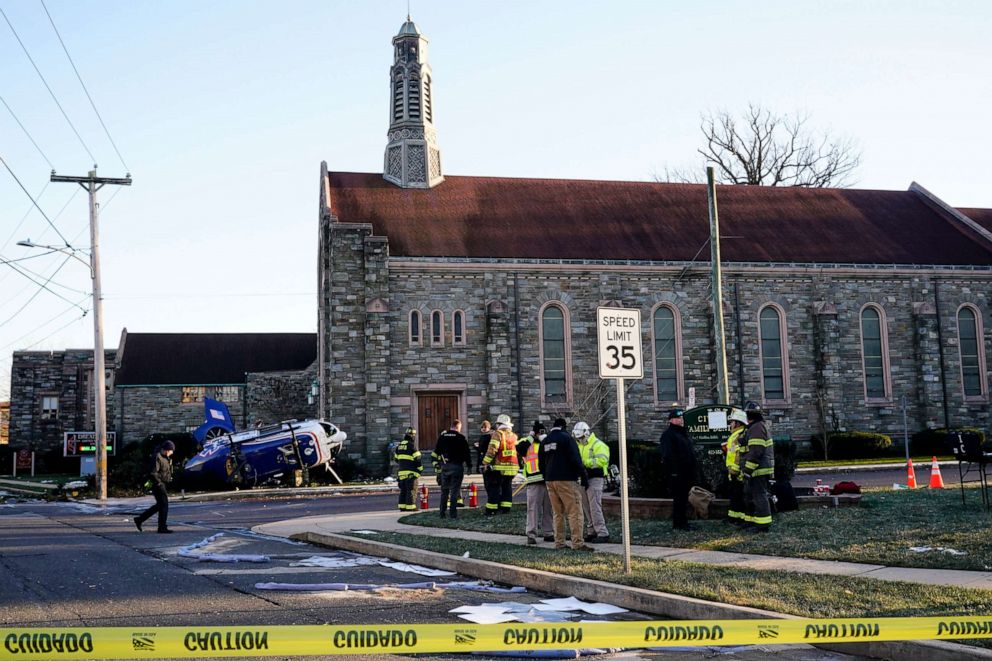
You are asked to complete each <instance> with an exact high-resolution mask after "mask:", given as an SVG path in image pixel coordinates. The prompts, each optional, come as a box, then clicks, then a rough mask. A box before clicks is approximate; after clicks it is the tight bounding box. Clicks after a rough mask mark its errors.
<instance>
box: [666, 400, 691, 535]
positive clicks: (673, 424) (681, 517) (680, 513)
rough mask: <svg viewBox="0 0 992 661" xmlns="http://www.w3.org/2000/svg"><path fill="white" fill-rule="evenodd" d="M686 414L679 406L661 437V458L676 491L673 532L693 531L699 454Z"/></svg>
mask: <svg viewBox="0 0 992 661" xmlns="http://www.w3.org/2000/svg"><path fill="white" fill-rule="evenodd" d="M684 415H685V412H684V411H683V410H682V408H681V407H676V408H674V409H672V410H671V411H669V412H668V429H666V430H665V432H664V433H663V434H662V435H661V441H660V445H661V458H662V462H663V463H662V465H663V467H664V470H665V473H667V475H668V485H669V487H670V488H671V490H672V529H673V530H692V528H691V527H690V526H689V518H688V515H687V512H686V510H687V508H688V506H689V490H690V489H692V483H693V481H694V480H695V478H696V453H695V451H694V450H693V447H692V439H690V438H689V434H688V433H687V432H686V430H685V420H684V418H683V416H684Z"/></svg>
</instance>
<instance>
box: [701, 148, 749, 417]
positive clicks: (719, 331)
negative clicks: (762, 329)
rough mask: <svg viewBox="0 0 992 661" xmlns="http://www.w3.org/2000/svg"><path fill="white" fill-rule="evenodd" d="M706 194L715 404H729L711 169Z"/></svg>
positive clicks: (716, 219) (725, 341)
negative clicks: (711, 272)
mask: <svg viewBox="0 0 992 661" xmlns="http://www.w3.org/2000/svg"><path fill="white" fill-rule="evenodd" d="M706 194H707V197H708V198H709V209H710V262H711V263H712V265H713V279H712V283H711V285H712V288H713V335H714V337H715V339H716V342H715V344H716V394H717V404H729V403H730V384H729V383H728V381H727V336H726V334H725V333H724V330H723V284H722V277H721V275H720V220H719V218H718V217H717V212H716V184H715V183H714V180H713V168H712V167H707V168H706ZM742 385H743V384H742Z"/></svg>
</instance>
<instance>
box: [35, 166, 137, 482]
mask: <svg viewBox="0 0 992 661" xmlns="http://www.w3.org/2000/svg"><path fill="white" fill-rule="evenodd" d="M51 181H53V182H58V183H75V184H79V185H80V186H82V187H83V189H85V190H86V192H88V193H89V196H90V278H92V280H93V381H92V382H93V409H94V410H93V419H94V426H95V431H96V490H97V497H98V498H99V499H100V500H107V392H106V389H107V376H106V367H105V366H104V354H103V294H102V291H101V287H100V228H99V215H100V208H99V205H97V202H96V192H97V191H98V190H100V189H101V188H103V187H104V186H105V185H106V184H111V185H113V186H130V185H131V174H130V173H128V175H127V177H125V178H124V179H120V178H110V177H98V176H96V165H94V166H93V169H92V170H90V171H89V173H88V174H87V175H86V176H85V177H67V176H63V175H57V174H55V170H52V178H51Z"/></svg>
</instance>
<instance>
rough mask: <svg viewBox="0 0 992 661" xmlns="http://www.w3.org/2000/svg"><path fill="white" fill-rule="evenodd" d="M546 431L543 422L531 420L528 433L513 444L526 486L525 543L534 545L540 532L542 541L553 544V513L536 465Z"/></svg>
mask: <svg viewBox="0 0 992 661" xmlns="http://www.w3.org/2000/svg"><path fill="white" fill-rule="evenodd" d="M547 433H548V430H547V429H546V428H545V426H544V423H543V422H540V421H538V420H535V421H534V426H533V427H532V428H531V433H530V434H529V435H527V436H525V437H523V438H522V439H520V442H519V443H517V456H518V457H520V464H521V466H522V467H523V471H524V482H525V483H526V484H527V528H526V529H525V531H524V532H525V534H526V535H527V543H528V544H537V537H538V533H539V532H540V533H541V534H542V535H543V537H544V541H546V542H553V541H555V535H554V513H553V512H552V511H551V497H550V496H548V485H546V484H545V483H544V475H542V474H541V468H540V466H539V465H538V452H540V449H541V441H543V440H544V437H545V436H547Z"/></svg>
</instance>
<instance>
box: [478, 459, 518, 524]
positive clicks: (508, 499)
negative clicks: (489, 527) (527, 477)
mask: <svg viewBox="0 0 992 661" xmlns="http://www.w3.org/2000/svg"><path fill="white" fill-rule="evenodd" d="M482 475H483V481H484V482H485V485H486V514H494V513H496V512H497V511H501V512H509V511H510V508H511V507H513V475H511V474H509V473H501V472H499V471H498V470H496V469H495V468H490V469H489V470H487V471H485V472H484V473H483V474H482Z"/></svg>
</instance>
